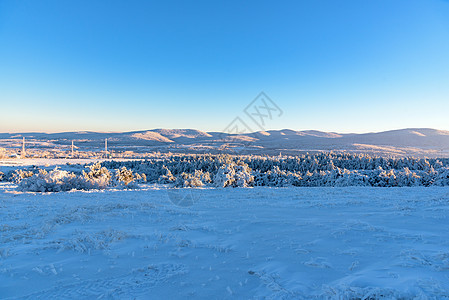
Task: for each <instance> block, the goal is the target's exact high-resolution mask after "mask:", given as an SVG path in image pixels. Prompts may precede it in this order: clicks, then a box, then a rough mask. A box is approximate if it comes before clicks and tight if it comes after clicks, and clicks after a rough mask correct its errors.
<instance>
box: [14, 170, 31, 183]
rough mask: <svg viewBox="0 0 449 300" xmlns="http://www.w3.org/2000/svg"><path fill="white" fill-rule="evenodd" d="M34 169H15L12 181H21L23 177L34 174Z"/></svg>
mask: <svg viewBox="0 0 449 300" xmlns="http://www.w3.org/2000/svg"><path fill="white" fill-rule="evenodd" d="M33 175H34V173H33V171H27V170H15V172H14V173H13V174H12V182H14V183H20V182H21V181H22V180H23V179H25V178H28V177H31V176H33Z"/></svg>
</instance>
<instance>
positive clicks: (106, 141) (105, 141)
mask: <svg viewBox="0 0 449 300" xmlns="http://www.w3.org/2000/svg"><path fill="white" fill-rule="evenodd" d="M104 154H105V155H106V156H107V155H108V139H107V138H106V139H104Z"/></svg>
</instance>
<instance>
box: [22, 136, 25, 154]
mask: <svg viewBox="0 0 449 300" xmlns="http://www.w3.org/2000/svg"><path fill="white" fill-rule="evenodd" d="M22 158H25V137H23V142H22Z"/></svg>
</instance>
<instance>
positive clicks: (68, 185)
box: [16, 163, 146, 192]
mask: <svg viewBox="0 0 449 300" xmlns="http://www.w3.org/2000/svg"><path fill="white" fill-rule="evenodd" d="M86 169H87V170H83V171H82V173H81V174H80V175H76V174H75V173H72V172H68V171H64V170H60V169H58V168H55V169H54V170H51V171H46V170H42V169H41V170H39V171H38V172H37V173H35V174H33V173H32V172H31V171H19V170H18V172H17V174H18V175H17V176H16V183H18V186H17V189H18V190H20V191H27V192H63V191H70V190H92V189H106V188H121V189H124V188H138V184H139V183H143V182H146V176H145V174H138V173H134V172H133V171H132V170H128V169H126V167H122V168H120V169H116V170H115V174H113V173H112V172H111V171H109V170H108V169H106V168H105V167H102V166H101V164H100V163H96V164H93V165H89V166H86ZM24 172H26V173H24ZM29 172H31V173H29Z"/></svg>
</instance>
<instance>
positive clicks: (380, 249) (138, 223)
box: [0, 184, 449, 299]
mask: <svg viewBox="0 0 449 300" xmlns="http://www.w3.org/2000/svg"><path fill="white" fill-rule="evenodd" d="M13 188H14V186H13V185H11V184H2V185H0V220H1V221H0V233H1V235H0V239H1V240H0V298H1V299H16V298H18V299H36V298H37V299H61V298H69V299H84V298H88V299H108V298H117V299H119V298H120V299H123V298H125V299H134V298H136V299H148V298H154V299H160V298H165V299H177V298H178V299H181V298H186V297H189V298H202V299H206V298H209V299H217V298H219V299H234V298H239V299H252V298H254V299H261V298H265V299H301V298H318V299H322V298H330V299H347V298H354V299H377V298H386V299H391V298H401V297H402V298H406V299H409V298H414V297H417V298H418V299H444V298H446V299H447V297H448V296H447V295H449V239H448V233H447V232H448V228H449V217H448V216H449V188H442V187H440V188H438V187H427V188H418V187H417V188H367V187H353V188H246V189H242V188H236V189H220V188H218V189H217V188H208V189H181V190H176V189H173V190H170V192H172V193H189V194H188V195H191V196H192V202H193V205H191V206H189V207H181V206H176V205H174V204H173V203H172V202H171V201H170V198H169V197H168V195H169V194H168V193H167V190H166V189H165V188H164V187H161V186H154V187H149V188H146V189H143V190H115V191H114V190H105V191H90V192H81V191H76V192H62V193H44V194H42V193H37V194H35V193H18V192H16V191H14V189H13ZM181 196H182V195H181ZM171 199H174V198H173V196H171Z"/></svg>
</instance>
